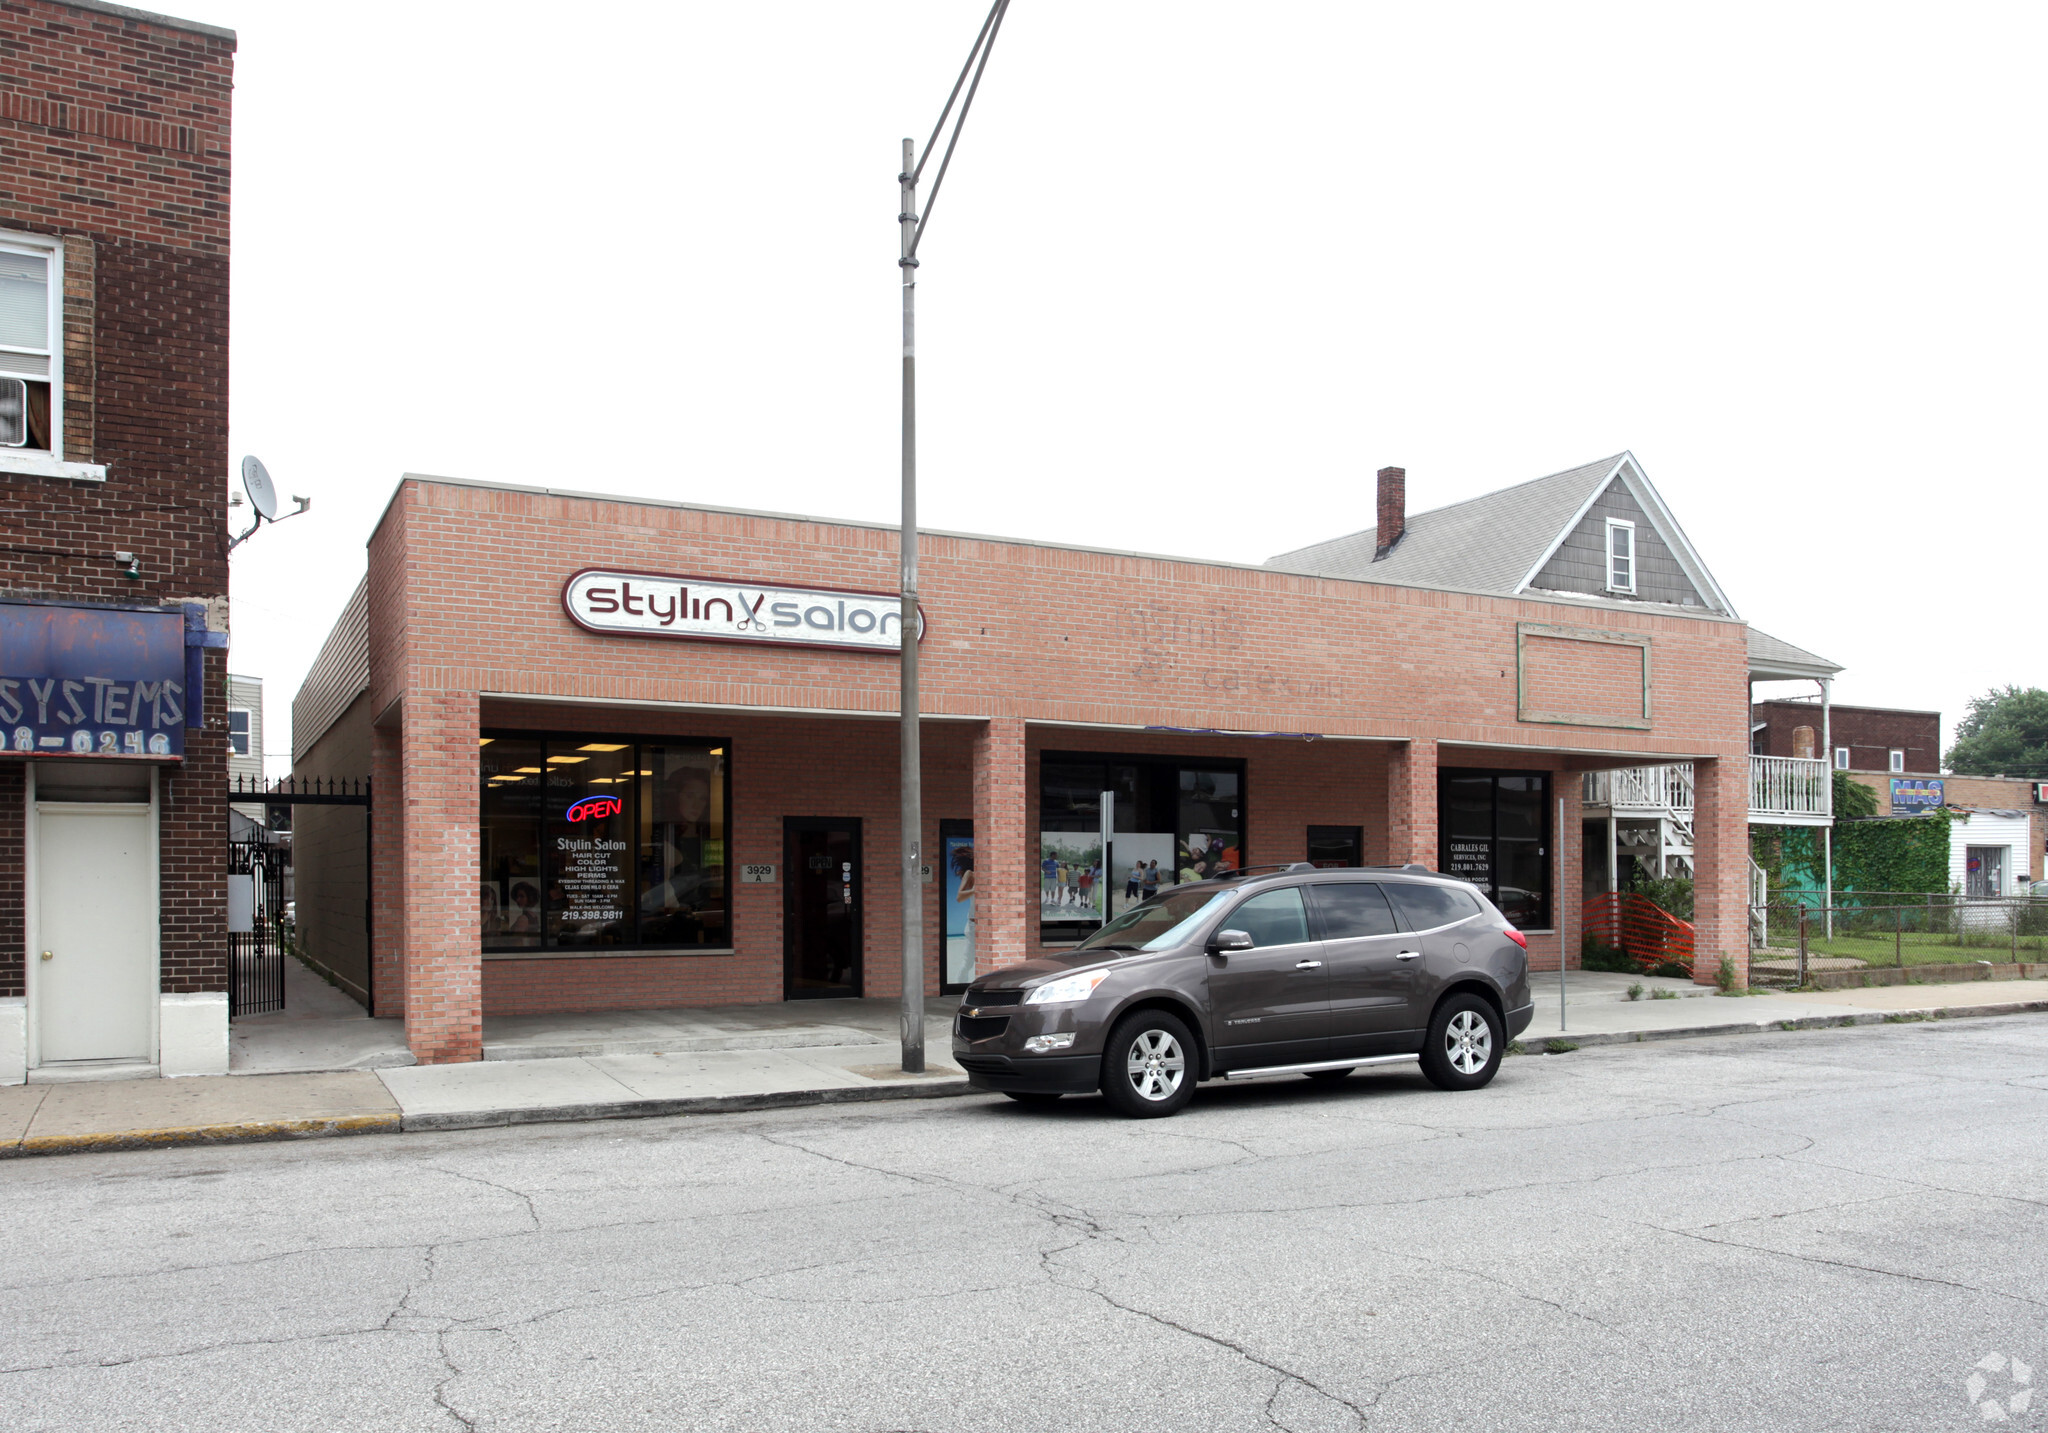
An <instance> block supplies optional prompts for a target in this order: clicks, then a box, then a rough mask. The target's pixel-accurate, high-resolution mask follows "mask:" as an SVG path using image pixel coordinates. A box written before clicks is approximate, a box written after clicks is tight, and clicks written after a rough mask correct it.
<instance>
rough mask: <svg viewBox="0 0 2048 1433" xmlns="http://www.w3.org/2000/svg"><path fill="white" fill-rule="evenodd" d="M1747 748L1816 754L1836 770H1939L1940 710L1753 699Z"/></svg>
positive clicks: (1781, 753) (1782, 753) (1761, 752)
mask: <svg viewBox="0 0 2048 1433" xmlns="http://www.w3.org/2000/svg"><path fill="white" fill-rule="evenodd" d="M1823 747H1826V748H1828V749H1826V750H1823ZM1750 750H1751V751H1753V752H1754V753H1756V754H1757V755H1758V756H1810V757H1816V758H1818V759H1820V760H1822V761H1826V762H1828V763H1830V764H1831V765H1832V766H1833V767H1834V769H1835V770H1837V771H1879V772H1886V771H1897V772H1905V771H1911V772H1922V773H1925V772H1939V771H1940V770H1941V713H1940V712H1922V711H1907V710H1902V709H1900V708H1896V707H1855V706H1844V705H1843V704H1842V703H1840V702H1834V703H1831V704H1829V706H1828V707H1827V709H1826V711H1825V712H1823V710H1822V707H1821V704H1820V703H1819V702H1817V701H1801V700H1780V701H1768V702H1758V703H1757V704H1756V706H1755V707H1754V708H1752V709H1751V712H1750Z"/></svg>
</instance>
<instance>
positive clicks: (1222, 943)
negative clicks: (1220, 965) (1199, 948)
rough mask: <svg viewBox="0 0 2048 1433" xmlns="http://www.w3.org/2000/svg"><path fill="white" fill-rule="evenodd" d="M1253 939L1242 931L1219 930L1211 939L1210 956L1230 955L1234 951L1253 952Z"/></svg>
mask: <svg viewBox="0 0 2048 1433" xmlns="http://www.w3.org/2000/svg"><path fill="white" fill-rule="evenodd" d="M1253 948H1254V945H1253V941H1252V938H1251V937H1250V936H1248V935H1246V934H1245V933H1244V932H1243V931H1241V930H1219V931H1217V932H1216V934H1214V935H1212V936H1210V937H1209V954H1211V955H1228V954H1230V953H1231V952H1232V951H1234V950H1251V949H1253Z"/></svg>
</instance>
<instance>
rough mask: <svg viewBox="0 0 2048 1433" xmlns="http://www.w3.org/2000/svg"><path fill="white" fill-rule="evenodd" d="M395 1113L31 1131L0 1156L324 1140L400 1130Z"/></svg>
mask: <svg viewBox="0 0 2048 1433" xmlns="http://www.w3.org/2000/svg"><path fill="white" fill-rule="evenodd" d="M402 1127H403V1126H402V1125H401V1123H400V1118H399V1116H398V1114H397V1113H395V1112H393V1113H390V1114H378V1115H336V1116H332V1117H330V1118H325V1119H304V1120H241V1121H238V1122H236V1123H234V1124H217V1125H177V1126H173V1127H171V1128H168V1129H130V1130H109V1131H96V1132H94V1133H91V1134H46V1135H33V1136H30V1137H28V1138H26V1139H21V1140H16V1141H13V1142H12V1143H8V1144H4V1145H0V1159H18V1158H26V1157H28V1156H30V1155H40V1154H103V1153H106V1152H107V1151H110V1150H123V1149H173V1148H176V1147H178V1146H180V1145H195V1144H258V1143H264V1142H268V1141H275V1140H285V1139H324V1138H328V1137H331V1136H334V1135H346V1134H397V1133H398V1132H399V1130H400V1129H401V1128H402Z"/></svg>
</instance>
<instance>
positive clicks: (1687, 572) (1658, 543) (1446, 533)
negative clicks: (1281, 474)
mask: <svg viewBox="0 0 2048 1433" xmlns="http://www.w3.org/2000/svg"><path fill="white" fill-rule="evenodd" d="M1378 517H1379V521H1378V522H1377V523H1376V524H1375V525H1374V526H1372V527H1369V528H1366V529H1364V530H1362V531H1360V532H1354V533H1350V534H1347V535H1346V536H1344V537H1338V538H1332V539H1330V540H1329V541H1327V542H1318V543H1314V544H1311V545H1310V546H1308V547H1301V548H1296V549H1294V550H1293V551H1292V552H1283V553H1280V554H1279V555H1278V556H1275V557H1271V558H1268V559H1267V560H1266V564H1265V565H1266V566H1268V567H1272V568H1277V569H1280V570H1282V571H1286V572H1306V573H1313V574H1315V575H1317V576H1322V577H1340V578H1348V579H1351V580H1353V581H1359V582H1385V583H1391V584H1394V585H1396V586H1412V587H1430V588H1438V589H1450V590H1453V591H1465V592H1477V593H1485V594H1487V595H1490V596H1501V597H1541V598H1544V599H1548V600H1557V599H1563V600H1566V601H1572V602H1583V603H1585V604H1586V605H1587V606H1588V607H1589V608H1593V609H1599V608H1608V607H1612V606H1615V605H1621V604H1625V605H1629V606H1642V605H1651V606H1664V607H1668V608H1671V609H1673V610H1674V611H1678V612H1686V613H1689V614H1693V615H1697V614H1698V613H1700V612H1701V611H1705V612H1708V613H1712V614H1714V615H1716V616H1721V617H1727V618H1731V619H1734V620H1737V621H1740V620H1741V614H1740V613H1738V612H1737V611H1736V610H1735V606H1734V604H1733V603H1731V602H1730V601H1729V600H1728V596H1727V594H1726V593H1725V592H1723V591H1722V589H1721V585H1720V584H1719V583H1718V582H1716V581H1715V580H1714V575H1713V573H1712V572H1711V571H1709V570H1708V568H1707V564H1706V562H1705V561H1704V560H1703V559H1702V558H1701V557H1700V554H1699V552H1698V551H1697V550H1696V549H1695V548H1694V547H1693V544H1692V541H1691V539H1689V538H1688V537H1687V536H1686V535H1685V530H1684V529H1683V528H1682V527H1680V526H1679V523H1678V519H1677V518H1676V517H1675V516H1674V515H1673V514H1672V511H1671V509H1670V507H1669V506H1668V505H1667V504H1666V503H1665V501H1664V499H1663V497H1662V496H1661V495H1660V494H1659V493H1658V492H1657V489H1656V488H1655V486H1653V485H1652V484H1651V482H1650V480H1649V478H1648V477H1647V476H1646V475H1645V474H1644V472H1643V469H1642V465H1641V464H1640V463H1639V462H1637V461H1636V457H1635V455H1634V454H1633V453H1626V452H1624V453H1617V454H1615V455H1614V456H1613V457H1609V458H1602V459H1600V460H1599V461H1597V462H1592V463H1583V464H1581V465H1579V466H1578V467H1575V468H1568V469H1566V470H1565V471H1563V472H1561V473H1552V474H1550V475H1549V476H1548V477H1542V478H1537V479H1534V480H1533V481H1531V482H1526V483H1519V484H1517V485H1515V486H1514V487H1509V488H1501V489H1499V490H1497V491H1495V492H1490V493H1486V494H1484V495H1482V496H1480V497H1476V498H1471V499H1468V500H1467V501H1465V502H1461V503H1452V504H1451V505H1450V506H1448V507H1441V508H1436V509H1433V510H1431V511H1428V512H1419V513H1414V514H1410V513H1408V512H1407V474H1406V473H1405V472H1404V471H1403V470H1402V469H1400V468H1383V469H1381V470H1380V474H1379V503H1378ZM1748 637H1749V654H1750V662H1749V666H1750V672H1749V677H1750V681H1751V683H1752V684H1754V683H1756V682H1760V681H1814V682H1817V683H1819V685H1820V690H1821V700H1822V704H1823V705H1822V711H1823V718H1822V720H1823V722H1825V720H1826V716H1825V712H1826V704H1827V702H1828V698H1829V693H1830V687H1831V684H1832V681H1833V678H1834V677H1835V675H1836V674H1837V673H1839V672H1840V671H1841V668H1840V667H1839V666H1837V665H1836V664H1834V663H1832V662H1830V661H1828V660H1827V659H1826V658H1823V657H1818V656H1815V655H1814V654H1813V653H1811V652H1808V651H1805V650H1803V649H1801V648H1799V647H1795V646H1793V645H1792V644H1791V643H1790V642H1786V641H1782V640H1780V639H1779V638H1776V637H1772V636H1770V635H1768V634H1766V633H1763V632H1759V631H1757V630H1756V629H1755V628H1750V629H1749V632H1748ZM1583 799H1584V815H1585V818H1586V852H1585V862H1584V870H1585V872H1586V881H1587V890H1588V893H1589V894H1591V893H1594V892H1597V891H1600V890H1603V889H1604V890H1613V889H1616V888H1617V885H1619V886H1626V885H1627V882H1628V877H1629V874H1630V873H1631V871H1632V870H1634V869H1637V868H1640V869H1642V870H1644V871H1645V872H1646V873H1649V874H1654V875H1660V876H1662V875H1690V874H1691V871H1692V831H1693V820H1692V816H1693V791H1692V767H1691V766H1690V764H1688V763H1672V764H1669V765H1664V766H1642V767H1629V768H1624V769H1621V770H1615V771H1591V772H1587V773H1586V777H1585V791H1584V796H1583ZM1749 819H1750V822H1751V824H1752V825H1800V826H1821V827H1828V826H1831V825H1832V824H1833V801H1832V791H1831V786H1830V779H1829V774H1828V769H1827V763H1826V762H1825V761H1819V760H1815V761H1802V760H1799V759H1797V758H1791V757H1771V756H1756V757H1752V758H1751V759H1750V816H1749Z"/></svg>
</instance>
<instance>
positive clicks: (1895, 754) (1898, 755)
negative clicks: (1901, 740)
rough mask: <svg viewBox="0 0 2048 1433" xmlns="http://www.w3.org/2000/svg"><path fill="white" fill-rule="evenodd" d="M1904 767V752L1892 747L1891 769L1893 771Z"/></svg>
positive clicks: (1902, 769)
mask: <svg viewBox="0 0 2048 1433" xmlns="http://www.w3.org/2000/svg"><path fill="white" fill-rule="evenodd" d="M1905 769H1906V753H1904V752H1903V751H1899V750H1898V749H1896V748H1894V749H1893V751H1892V770H1893V771H1904V770H1905Z"/></svg>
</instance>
